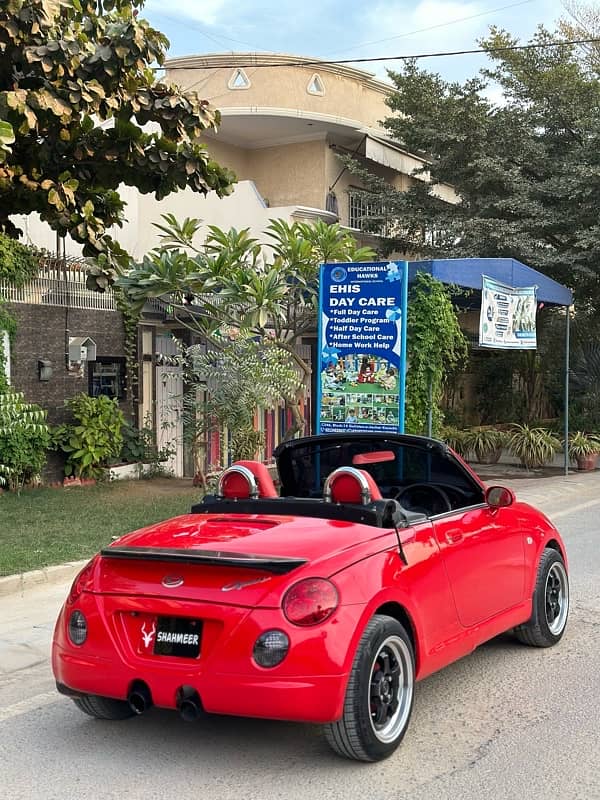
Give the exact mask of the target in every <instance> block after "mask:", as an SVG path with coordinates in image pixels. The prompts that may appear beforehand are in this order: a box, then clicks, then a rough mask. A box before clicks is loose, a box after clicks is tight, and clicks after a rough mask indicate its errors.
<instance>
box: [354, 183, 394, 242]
mask: <svg viewBox="0 0 600 800" xmlns="http://www.w3.org/2000/svg"><path fill="white" fill-rule="evenodd" d="M348 196H349V207H348V226H349V227H350V228H357V229H358V230H362V231H369V232H370V233H375V234H377V235H378V236H385V235H386V234H385V231H386V228H387V225H386V219H385V209H384V207H383V205H382V203H381V201H380V200H375V199H373V200H370V199H369V197H368V196H367V195H366V194H365V193H364V192H361V193H358V192H356V191H354V192H353V191H352V190H350V192H349V195H348Z"/></svg>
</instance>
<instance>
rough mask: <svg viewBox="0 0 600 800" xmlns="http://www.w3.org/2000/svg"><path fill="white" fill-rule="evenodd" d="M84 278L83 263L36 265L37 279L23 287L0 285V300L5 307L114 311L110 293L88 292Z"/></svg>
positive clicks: (73, 261) (64, 262) (85, 272)
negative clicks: (43, 306)
mask: <svg viewBox="0 0 600 800" xmlns="http://www.w3.org/2000/svg"><path fill="white" fill-rule="evenodd" d="M86 277H87V271H86V263H85V261H81V260H78V259H65V260H62V259H46V260H44V261H43V262H42V264H41V265H40V270H39V273H38V275H37V276H36V277H35V278H33V279H32V280H30V281H28V282H27V283H26V284H24V285H23V286H18V287H17V286H11V285H10V284H8V283H6V282H3V281H0V297H2V298H4V299H5V300H8V302H9V303H29V304H30V305H45V306H61V307H63V308H67V307H68V308H81V309H86V310H98V311H117V310H118V309H117V305H116V302H115V296H114V293H113V291H112V290H111V289H107V290H106V291H105V292H103V293H100V292H94V291H90V290H89V289H87V288H86V285H85V281H86Z"/></svg>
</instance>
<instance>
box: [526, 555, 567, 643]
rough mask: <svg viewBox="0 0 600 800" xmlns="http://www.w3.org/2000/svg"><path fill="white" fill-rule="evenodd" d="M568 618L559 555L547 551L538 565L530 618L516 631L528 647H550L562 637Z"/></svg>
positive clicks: (564, 568) (563, 563) (565, 584)
mask: <svg viewBox="0 0 600 800" xmlns="http://www.w3.org/2000/svg"><path fill="white" fill-rule="evenodd" d="M568 615H569V577H568V575H567V570H566V567H565V562H564V561H563V558H562V556H561V554H560V553H559V552H558V551H557V550H554V549H553V548H550V547H548V548H546V549H545V550H544V552H543V553H542V557H541V558H540V563H539V565H538V571H537V577H536V581H535V589H534V590H533V599H532V610H531V617H530V619H529V620H528V621H527V622H526V623H524V624H523V625H519V626H518V627H517V628H515V630H514V633H515V636H516V637H517V639H518V640H519V641H520V642H523V644H528V645H530V646H531V647H552V645H553V644H556V643H557V642H559V641H560V639H561V638H562V635H563V633H564V632H565V628H566V626H567V617H568Z"/></svg>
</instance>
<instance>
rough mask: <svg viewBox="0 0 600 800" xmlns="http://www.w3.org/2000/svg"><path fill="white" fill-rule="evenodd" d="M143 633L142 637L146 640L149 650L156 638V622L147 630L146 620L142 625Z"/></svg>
mask: <svg viewBox="0 0 600 800" xmlns="http://www.w3.org/2000/svg"><path fill="white" fill-rule="evenodd" d="M141 634H142V639H143V640H144V647H145V648H146V650H147V649H148V648H149V647H150V645H151V644H152V640H153V639H154V636H155V634H156V623H155V622H153V623H152V627H151V628H150V630H149V631H147V630H146V623H145V622H144V624H143V625H142V630H141Z"/></svg>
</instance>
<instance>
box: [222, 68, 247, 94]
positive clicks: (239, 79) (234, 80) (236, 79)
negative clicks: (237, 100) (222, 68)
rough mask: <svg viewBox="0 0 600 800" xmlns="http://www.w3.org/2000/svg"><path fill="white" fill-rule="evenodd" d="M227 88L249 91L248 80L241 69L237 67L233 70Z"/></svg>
mask: <svg viewBox="0 0 600 800" xmlns="http://www.w3.org/2000/svg"><path fill="white" fill-rule="evenodd" d="M227 86H228V87H229V88H230V89H249V88H250V78H249V77H248V76H247V75H246V73H245V72H244V70H243V69H242V68H241V67H238V69H234V70H233V73H232V74H231V78H229V83H228V84H227Z"/></svg>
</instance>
